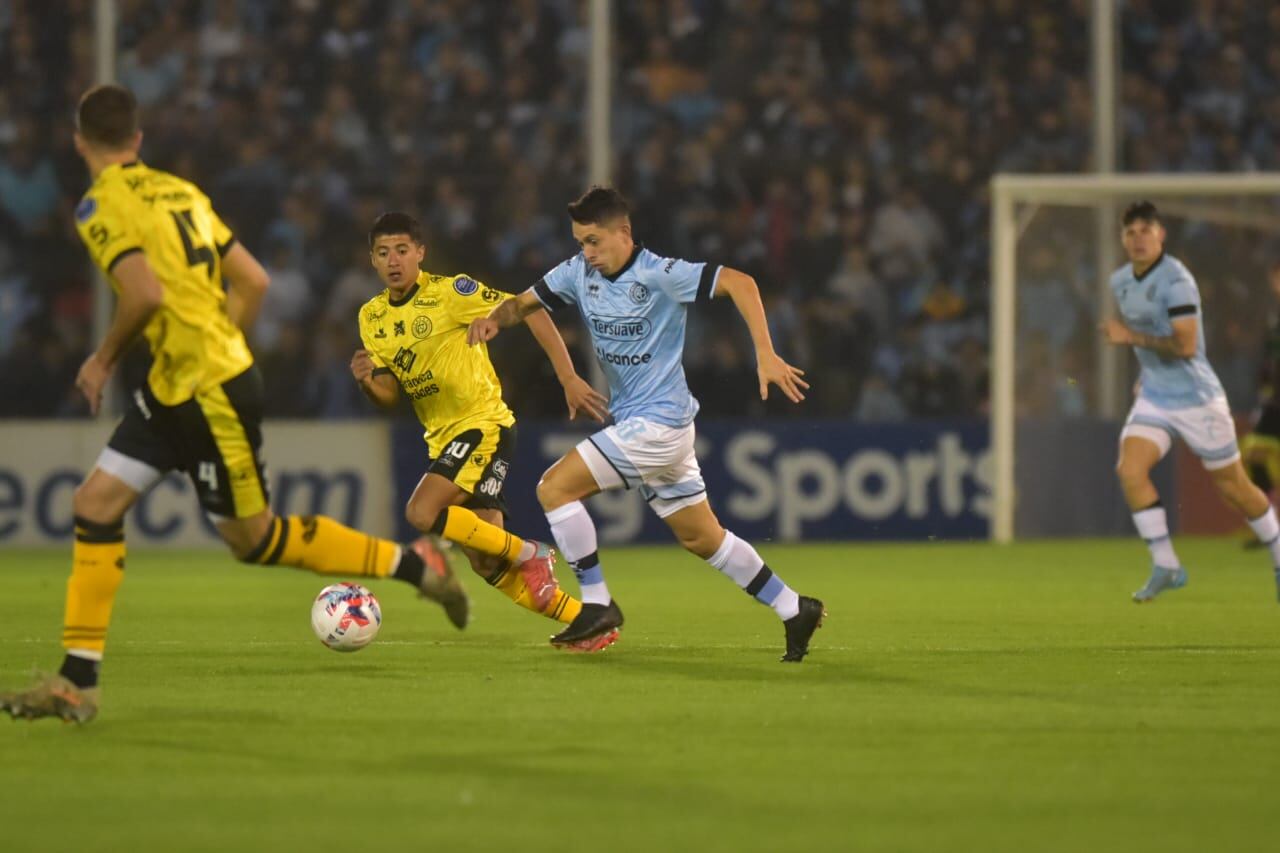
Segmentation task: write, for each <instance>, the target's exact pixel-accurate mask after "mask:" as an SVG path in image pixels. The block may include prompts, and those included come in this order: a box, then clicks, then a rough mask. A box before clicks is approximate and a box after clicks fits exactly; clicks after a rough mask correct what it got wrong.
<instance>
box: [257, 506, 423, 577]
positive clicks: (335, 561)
mask: <svg viewBox="0 0 1280 853" xmlns="http://www.w3.org/2000/svg"><path fill="white" fill-rule="evenodd" d="M399 555H400V546H399V545H397V544H396V543H394V542H389V541H388V540H386V539H378V538H377V537H374V536H370V535H368V534H367V533H361V532H360V531H359V530H352V529H351V528H350V527H347V526H346V525H343V524H339V523H338V522H336V521H334V520H333V519H332V518H329V517H328V516H324V515H290V516H283V517H282V516H277V517H275V518H273V519H272V520H271V529H270V530H268V531H267V535H266V536H264V537H263V539H262V542H261V543H259V545H258V547H257V548H255V549H254V550H253V553H251V554H249V556H247V557H245V562H246V563H263V564H266V565H281V566H293V567H294V568H297V569H307V570H308V571H312V572H317V573H319V574H322V575H362V576H364V577H371V578H385V577H387V576H388V575H390V574H391V572H392V570H393V569H394V567H395V564H396V562H397V561H398V559H399Z"/></svg>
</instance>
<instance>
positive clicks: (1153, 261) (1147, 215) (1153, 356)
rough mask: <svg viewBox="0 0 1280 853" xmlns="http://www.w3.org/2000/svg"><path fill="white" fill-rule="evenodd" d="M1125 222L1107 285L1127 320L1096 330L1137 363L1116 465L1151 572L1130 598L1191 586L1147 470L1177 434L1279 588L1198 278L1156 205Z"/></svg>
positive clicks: (1278, 554) (1262, 501)
mask: <svg viewBox="0 0 1280 853" xmlns="http://www.w3.org/2000/svg"><path fill="white" fill-rule="evenodd" d="M1122 223H1123V231H1122V232H1121V241H1122V243H1123V244H1124V250H1125V253H1126V254H1127V255H1128V256H1129V263H1127V264H1125V265H1124V266H1123V267H1121V268H1120V269H1118V270H1116V271H1115V272H1114V273H1113V274H1112V275H1111V290H1112V292H1113V293H1114V294H1115V297H1116V301H1117V303H1118V305H1119V309H1120V316H1121V317H1122V318H1123V319H1122V320H1121V319H1114V318H1113V319H1110V320H1108V321H1107V322H1106V323H1104V324H1103V325H1102V332H1103V334H1104V335H1105V336H1106V339H1107V340H1108V341H1109V342H1110V343H1112V344H1115V345H1117V346H1131V347H1133V351H1134V354H1135V355H1136V356H1137V357H1138V363H1139V364H1140V365H1141V367H1142V372H1141V374H1140V376H1139V380H1138V381H1139V385H1140V388H1139V391H1138V399H1137V400H1135V401H1134V404H1133V409H1132V410H1131V411H1130V412H1129V417H1128V419H1127V420H1126V421H1125V425H1124V429H1123V430H1122V431H1121V433H1120V460H1119V462H1118V463H1117V465H1116V473H1117V475H1118V476H1119V478H1120V486H1121V488H1122V489H1123V490H1124V497H1125V501H1126V502H1127V503H1128V504H1129V509H1130V511H1132V513H1133V523H1134V526H1135V527H1136V528H1137V529H1138V535H1139V536H1141V537H1142V538H1143V539H1144V540H1146V543H1147V547H1148V549H1149V550H1150V551H1151V562H1152V567H1151V577H1150V578H1149V579H1148V580H1147V583H1146V585H1145V586H1143V587H1142V589H1140V590H1138V591H1137V592H1135V593H1134V594H1133V600H1134V601H1137V602H1144V601H1151V600H1152V599H1154V598H1155V597H1156V596H1157V595H1159V594H1160V593H1161V592H1163V591H1164V590H1166V589H1178V588H1179V587H1183V586H1186V583H1187V572H1186V570H1185V569H1184V568H1183V567H1182V564H1181V563H1179V562H1178V556H1177V554H1175V553H1174V550H1173V542H1172V541H1171V540H1170V538H1169V524H1168V520H1167V519H1166V517H1165V511H1164V507H1163V506H1161V504H1160V495H1159V494H1158V493H1157V492H1156V488H1155V486H1154V485H1152V483H1151V476H1150V474H1151V469H1152V467H1154V466H1155V464H1156V463H1157V462H1159V461H1160V460H1161V459H1162V458H1163V457H1164V455H1165V454H1166V453H1168V452H1169V448H1170V447H1171V446H1172V444H1173V439H1174V438H1175V437H1179V438H1181V439H1182V440H1183V441H1185V442H1186V443H1187V446H1188V447H1190V448H1191V450H1192V452H1193V453H1195V454H1196V455H1197V456H1199V457H1200V461H1201V463H1202V464H1203V465H1204V467H1205V469H1206V470H1207V471H1208V472H1209V474H1210V476H1211V477H1212V479H1213V483H1214V485H1215V486H1217V488H1218V491H1219V492H1220V493H1221V495H1222V497H1223V499H1224V500H1225V501H1226V502H1227V503H1228V504H1229V505H1230V506H1232V507H1234V508H1235V509H1236V510H1237V511H1238V512H1240V513H1241V514H1242V515H1244V517H1245V518H1246V519H1247V520H1248V521H1249V526H1250V527H1251V528H1253V532H1254V534H1255V535H1257V537H1258V539H1259V541H1261V542H1262V543H1264V544H1265V545H1266V546H1267V547H1268V548H1269V549H1270V551H1271V557H1272V562H1273V565H1274V566H1276V584H1277V589H1278V590H1280V522H1277V520H1276V513H1275V510H1274V509H1273V508H1272V506H1271V504H1270V502H1269V501H1268V500H1267V496H1266V495H1265V494H1263V493H1262V491H1261V490H1260V489H1259V488H1258V487H1257V486H1255V485H1254V484H1253V483H1251V482H1249V477H1248V476H1247V475H1246V474H1245V470H1244V466H1243V465H1242V464H1241V462H1240V450H1239V448H1238V447H1237V446H1236V432H1235V423H1234V422H1233V421H1232V420H1231V411H1230V410H1229V409H1228V408H1227V397H1226V393H1225V392H1224V391H1223V389H1222V383H1220V382H1219V381H1218V377H1217V375H1215V374H1214V372H1213V368H1212V367H1210V366H1209V361H1208V359H1207V358H1205V349H1204V329H1203V328H1202V326H1201V323H1200V316H1201V307H1200V291H1199V290H1198V289H1197V287H1196V282H1195V278H1193V277H1192V275H1191V273H1190V271H1188V270H1187V268H1186V267H1185V266H1183V265H1182V263H1181V262H1180V261H1178V260H1177V259H1176V258H1174V257H1171V256H1170V255H1167V254H1165V252H1164V240H1165V230H1164V227H1163V226H1162V225H1161V224H1160V215H1159V213H1158V212H1157V211H1156V207H1155V205H1153V204H1152V203H1151V202H1149V201H1143V202H1136V203H1134V204H1131V205H1129V207H1128V208H1127V209H1126V210H1125V212H1124V217H1123V220H1122Z"/></svg>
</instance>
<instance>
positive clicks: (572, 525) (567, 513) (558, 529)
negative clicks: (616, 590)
mask: <svg viewBox="0 0 1280 853" xmlns="http://www.w3.org/2000/svg"><path fill="white" fill-rule="evenodd" d="M547 523H548V524H550V525H551V535H552V536H554V537H555V539H556V545H557V546H559V548H560V553H561V554H563V555H564V558H565V559H566V560H568V561H569V565H570V566H572V567H573V574H574V575H575V576H576V577H577V578H578V587H579V591H580V594H581V596H582V603H583V604H608V603H609V602H610V601H612V600H613V599H612V598H611V597H610V596H609V587H607V586H605V583H604V572H603V571H601V569H600V556H599V554H598V553H597V548H596V525H595V523H594V522H593V521H592V520H591V516H590V515H588V514H587V508H586V507H585V506H583V505H582V501H574V502H573V503H568V504H565V505H564V506H562V507H556V508H555V509H553V510H551V511H550V512H548V513H547Z"/></svg>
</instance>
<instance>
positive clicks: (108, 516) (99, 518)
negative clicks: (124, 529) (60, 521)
mask: <svg viewBox="0 0 1280 853" xmlns="http://www.w3.org/2000/svg"><path fill="white" fill-rule="evenodd" d="M71 509H72V512H74V513H75V515H76V517H77V518H87V519H88V520H90V521H96V522H98V523H100V524H114V523H115V522H117V521H119V520H120V518H119V514H118V513H117V512H116V511H115V507H114V505H113V502H112V501H111V500H110V498H109V496H108V495H105V494H103V493H102V491H101V490H99V489H95V488H94V487H93V486H92V485H91V484H90V481H88V480H85V481H84V482H82V483H81V484H80V485H78V486H76V490H75V492H73V493H72V495H71Z"/></svg>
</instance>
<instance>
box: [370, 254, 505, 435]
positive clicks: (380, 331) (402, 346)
mask: <svg viewBox="0 0 1280 853" xmlns="http://www.w3.org/2000/svg"><path fill="white" fill-rule="evenodd" d="M510 296H511V295H510V294H508V293H503V292H501V291H498V290H494V289H492V288H490V287H486V286H485V285H483V284H481V283H480V282H478V281H476V280H475V279H472V278H469V277H467V276H465V275H454V276H448V275H432V274H431V273H428V272H420V273H418V280H417V282H415V283H414V285H413V287H411V288H409V290H408V291H406V292H405V294H404V295H403V296H402V297H401V298H400V299H393V298H392V297H391V294H390V291H386V290H384V291H382V292H381V293H379V294H378V295H377V296H375V297H374V298H373V299H370V300H369V301H368V302H366V303H365V304H364V307H362V308H361V309H360V338H361V340H363V341H364V347H365V349H366V350H368V352H369V355H370V356H371V357H372V358H373V363H374V365H375V370H374V372H375V373H391V374H392V375H393V376H395V378H396V379H397V380H398V381H399V382H400V387H401V388H403V389H404V392H405V393H406V394H407V395H408V396H409V399H410V400H412V401H413V410H414V412H415V413H416V414H417V415H418V420H420V421H421V422H422V425H423V427H425V428H426V433H425V435H424V438H425V439H426V441H427V447H428V448H429V449H430V452H431V456H432V457H433V458H435V457H438V456H439V455H440V452H441V450H442V449H443V444H444V443H445V442H447V441H448V440H450V439H451V438H452V437H453V436H455V435H457V434H459V433H461V432H463V431H464V430H466V429H468V428H470V427H473V426H477V425H486V424H487V425H492V424H497V425H499V426H511V425H512V424H514V423H515V415H513V414H512V413H511V410H510V409H508V408H507V404H506V403H504V402H503V401H502V386H501V385H500V384H499V383H498V376H497V374H495V373H494V372H493V363H492V362H491V361H489V350H488V348H487V347H486V346H485V345H484V344H478V345H476V346H474V347H471V346H467V327H468V326H470V325H471V321H472V320H476V319H478V318H480V317H484V316H487V315H488V313H489V312H490V311H492V310H493V309H494V308H495V307H496V306H497V305H498V304H500V303H501V302H503V301H505V300H507V299H509V298H510Z"/></svg>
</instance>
